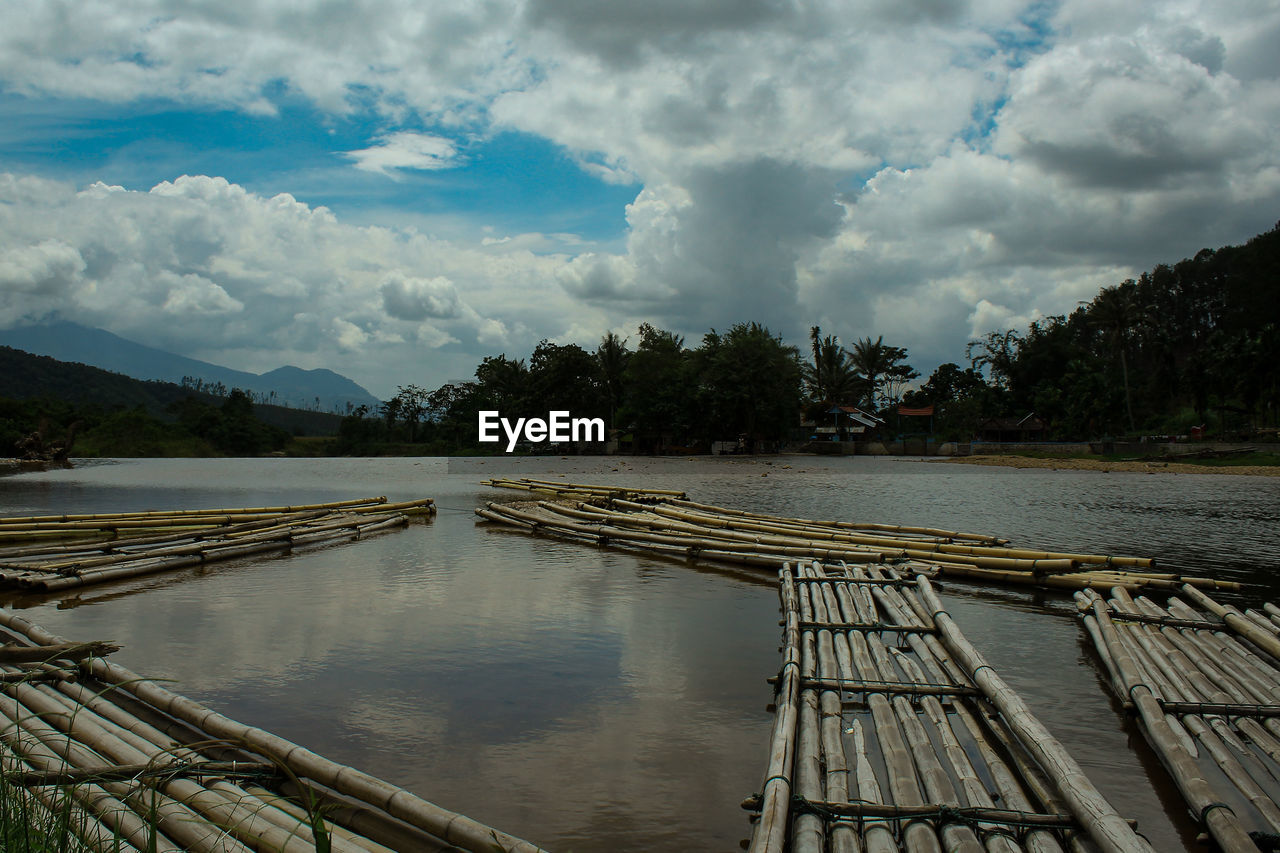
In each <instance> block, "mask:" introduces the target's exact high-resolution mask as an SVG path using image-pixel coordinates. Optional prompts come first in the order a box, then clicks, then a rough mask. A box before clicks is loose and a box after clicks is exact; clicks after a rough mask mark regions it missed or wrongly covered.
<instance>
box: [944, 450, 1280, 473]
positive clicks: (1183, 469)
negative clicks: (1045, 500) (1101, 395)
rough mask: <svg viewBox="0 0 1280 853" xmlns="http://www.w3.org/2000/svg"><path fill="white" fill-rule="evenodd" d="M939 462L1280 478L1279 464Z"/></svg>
mask: <svg viewBox="0 0 1280 853" xmlns="http://www.w3.org/2000/svg"><path fill="white" fill-rule="evenodd" d="M938 461H939V462H948V463H959V464H963V465H996V466H1000V467H1004V468H1051V469H1053V470H1054V471H1060V470H1061V471H1102V472H1104V473H1106V472H1111V471H1136V472H1139V473H1146V474H1243V475H1248V476H1255V477H1280V466H1276V465H1206V464H1196V463H1192V462H1145V461H1139V460H1112V459H1105V458H1098V459H1088V458H1079V457H1058V458H1051V457H1039V456H1013V455H997V456H957V457H952V458H949V459H940V460H938Z"/></svg>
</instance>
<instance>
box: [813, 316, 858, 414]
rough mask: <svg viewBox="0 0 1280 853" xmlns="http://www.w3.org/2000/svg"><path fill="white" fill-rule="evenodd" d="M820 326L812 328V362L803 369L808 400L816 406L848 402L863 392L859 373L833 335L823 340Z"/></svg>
mask: <svg viewBox="0 0 1280 853" xmlns="http://www.w3.org/2000/svg"><path fill="white" fill-rule="evenodd" d="M821 334H822V330H821V329H819V328H818V327H817V326H814V327H812V328H811V329H809V341H810V343H811V344H812V347H813V363H812V364H802V365H801V366H800V371H801V376H802V378H803V379H804V384H805V389H806V390H807V391H808V392H809V399H811V400H813V401H814V402H815V403H836V404H839V403H846V402H849V401H851V400H854V399H857V397H858V396H859V394H860V393H861V392H862V388H861V387H860V386H861V383H860V381H859V377H858V374H857V373H856V372H855V371H854V369H853V365H852V364H850V363H849V354H848V353H846V352H845V351H844V349H843V348H842V347H841V346H840V342H839V341H838V340H837V339H836V338H835V336H834V335H827V336H826V337H825V338H823V337H820V336H821Z"/></svg>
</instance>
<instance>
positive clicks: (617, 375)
mask: <svg viewBox="0 0 1280 853" xmlns="http://www.w3.org/2000/svg"><path fill="white" fill-rule="evenodd" d="M630 359H631V351H630V350H628V349H627V339H626V338H620V337H618V336H617V335H616V334H614V333H613V332H608V333H606V334H605V335H604V337H602V338H601V339H600V346H598V347H596V363H597V365H598V366H599V369H600V386H601V388H602V389H603V391H604V396H605V400H606V402H607V403H608V405H609V426H610V428H613V427H614V426H615V424H616V421H617V417H618V406H619V405H620V404H621V403H622V395H623V379H624V377H625V376H626V371H627V362H628V361H630Z"/></svg>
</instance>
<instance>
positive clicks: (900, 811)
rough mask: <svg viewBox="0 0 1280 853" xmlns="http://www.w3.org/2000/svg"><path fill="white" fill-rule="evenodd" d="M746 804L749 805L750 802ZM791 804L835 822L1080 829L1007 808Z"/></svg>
mask: <svg viewBox="0 0 1280 853" xmlns="http://www.w3.org/2000/svg"><path fill="white" fill-rule="evenodd" d="M757 796H758V795H757ZM753 799H754V798H753ZM747 802H750V800H748V801H747ZM791 802H792V805H793V808H795V809H796V810H798V811H802V812H807V813H809V814H816V815H820V816H822V817H826V818H829V819H834V820H868V819H869V820H884V821H898V820H910V821H919V820H925V821H933V822H937V823H939V824H941V823H950V822H955V823H964V824H968V825H970V826H973V827H978V826H979V825H981V824H989V825H991V826H993V827H1006V828H1011V829H1056V830H1064V831H1075V830H1078V829H1079V824H1078V823H1077V821H1076V819H1075V818H1074V817H1072V816H1071V815H1069V814H1038V813H1036V812H1022V811H1015V810H1010V809H984V808H976V807H972V806H958V805H957V806H950V805H945V804H938V803H930V804H928V805H923V806H887V805H884V804H881V803H869V802H862V801H856V800H855V801H852V802H849V803H832V802H826V801H817V800H809V799H806V798H804V797H801V796H800V795H799V794H792V796H791ZM743 805H744V807H746V805H747V804H746V803H744V804H743Z"/></svg>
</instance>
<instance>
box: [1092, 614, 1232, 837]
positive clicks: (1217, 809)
mask: <svg viewBox="0 0 1280 853" xmlns="http://www.w3.org/2000/svg"><path fill="white" fill-rule="evenodd" d="M1087 618H1092V619H1094V620H1096V624H1097V626H1098V628H1099V632H1100V634H1101V636H1102V638H1103V641H1104V642H1105V644H1106V649H1107V654H1108V655H1109V656H1110V657H1111V660H1112V661H1113V663H1114V665H1115V670H1116V672H1117V673H1118V674H1119V676H1120V678H1121V682H1120V683H1119V684H1117V685H1116V688H1117V692H1119V693H1120V694H1121V695H1122V696H1127V697H1129V699H1130V700H1131V701H1132V702H1133V703H1134V706H1135V708H1136V709H1137V711H1138V713H1139V714H1140V716H1141V717H1142V721H1143V724H1144V726H1145V729H1146V732H1147V737H1148V739H1149V740H1150V741H1151V743H1152V745H1153V746H1154V747H1155V748H1156V751H1157V752H1158V753H1159V755H1160V757H1161V761H1162V762H1163V763H1164V765H1165V767H1166V768H1167V769H1168V770H1169V773H1170V775H1171V776H1172V777H1173V780H1174V782H1175V784H1176V785H1177V786H1178V790H1179V791H1181V793H1182V796H1183V799H1185V800H1186V801H1187V804H1188V805H1189V806H1190V807H1191V809H1192V811H1193V813H1195V814H1197V815H1198V816H1199V820H1200V822H1201V823H1203V824H1205V826H1206V827H1207V828H1208V830H1209V832H1210V834H1211V835H1212V836H1213V838H1214V840H1215V841H1216V842H1217V843H1218V844H1219V846H1221V848H1222V849H1223V850H1225V851H1228V853H1253V851H1256V850H1257V849H1258V848H1257V846H1256V845H1255V844H1254V843H1253V841H1252V839H1250V838H1249V835H1248V833H1247V832H1246V831H1245V830H1244V828H1243V826H1241V824H1240V821H1239V819H1238V818H1237V817H1236V816H1235V814H1234V813H1233V812H1232V811H1231V810H1230V808H1229V807H1225V806H1224V804H1223V803H1221V802H1220V799H1219V797H1218V796H1217V794H1215V792H1214V790H1213V788H1212V787H1211V786H1210V784H1209V782H1208V781H1207V780H1206V779H1205V777H1204V774H1203V773H1202V772H1201V770H1200V768H1199V767H1198V766H1197V764H1196V761H1195V758H1194V757H1193V755H1192V754H1191V753H1190V752H1189V751H1188V750H1187V748H1186V747H1185V746H1184V742H1183V739H1182V738H1180V737H1178V736H1177V735H1176V734H1175V733H1174V729H1173V727H1172V726H1171V724H1170V722H1169V720H1168V719H1167V718H1166V716H1165V714H1164V711H1163V709H1162V708H1161V707H1160V703H1159V701H1158V697H1157V696H1156V695H1155V693H1154V692H1153V691H1152V689H1151V687H1150V686H1149V684H1148V683H1147V681H1148V679H1146V678H1144V677H1143V676H1142V675H1140V674H1139V671H1138V669H1137V666H1136V664H1135V662H1134V658H1133V655H1132V654H1131V652H1130V650H1129V648H1128V647H1127V645H1126V644H1125V643H1123V642H1122V640H1121V638H1120V636H1119V634H1118V632H1117V630H1116V628H1115V626H1114V625H1113V623H1112V622H1111V619H1110V618H1109V616H1108V612H1107V606H1106V603H1105V602H1104V601H1102V599H1101V598H1100V597H1098V596H1093V597H1092V599H1091V600H1090V610H1089V615H1088V617H1087Z"/></svg>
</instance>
